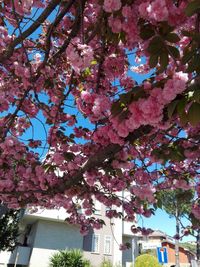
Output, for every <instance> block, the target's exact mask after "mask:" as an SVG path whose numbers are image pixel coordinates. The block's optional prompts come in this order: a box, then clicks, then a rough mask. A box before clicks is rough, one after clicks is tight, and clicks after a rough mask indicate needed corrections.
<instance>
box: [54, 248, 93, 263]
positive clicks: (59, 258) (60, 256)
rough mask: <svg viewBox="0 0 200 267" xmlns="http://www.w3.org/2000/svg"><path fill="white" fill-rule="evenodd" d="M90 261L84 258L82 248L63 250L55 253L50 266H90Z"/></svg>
mask: <svg viewBox="0 0 200 267" xmlns="http://www.w3.org/2000/svg"><path fill="white" fill-rule="evenodd" d="M90 266H91V265H90V262H89V261H88V260H86V259H84V258H83V254H82V252H81V251H80V250H77V249H72V250H63V251H59V252H58V253H55V254H53V256H52V257H51V259H50V264H49V267H90Z"/></svg>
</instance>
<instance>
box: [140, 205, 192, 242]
mask: <svg viewBox="0 0 200 267" xmlns="http://www.w3.org/2000/svg"><path fill="white" fill-rule="evenodd" d="M183 223H184V225H185V226H187V225H188V224H189V223H188V221H187V220H185V219H183ZM138 224H139V226H142V227H146V228H152V229H154V230H156V229H159V230H161V231H163V232H165V233H166V234H168V235H170V236H172V237H173V236H174V235H175V231H176V224H175V219H174V218H170V217H169V215H168V214H167V213H166V212H165V211H163V210H161V209H158V210H157V211H156V213H155V215H154V216H153V215H152V216H151V217H150V218H144V217H142V218H141V217H138ZM189 240H194V237H193V236H191V235H190V236H186V237H184V238H183V240H182V241H184V242H185V241H189Z"/></svg>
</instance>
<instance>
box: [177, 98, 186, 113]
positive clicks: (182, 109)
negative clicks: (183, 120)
mask: <svg viewBox="0 0 200 267" xmlns="http://www.w3.org/2000/svg"><path fill="white" fill-rule="evenodd" d="M186 104H187V100H186V99H185V98H183V99H181V100H180V101H179V102H178V105H177V111H178V114H179V115H180V116H182V115H183V114H184V113H185V106H186Z"/></svg>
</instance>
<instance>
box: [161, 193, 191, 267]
mask: <svg viewBox="0 0 200 267" xmlns="http://www.w3.org/2000/svg"><path fill="white" fill-rule="evenodd" d="M158 198H159V199H162V208H163V209H164V210H165V211H166V212H167V213H168V214H169V215H170V216H171V217H174V218H175V220H176V234H175V261H176V267H179V266H180V261H179V239H180V233H181V231H180V230H181V218H182V217H183V216H184V215H185V214H189V213H191V207H192V202H193V198H194V191H193V190H188V191H187V192H185V191H183V190H181V189H176V190H163V191H162V192H160V193H159V196H158Z"/></svg>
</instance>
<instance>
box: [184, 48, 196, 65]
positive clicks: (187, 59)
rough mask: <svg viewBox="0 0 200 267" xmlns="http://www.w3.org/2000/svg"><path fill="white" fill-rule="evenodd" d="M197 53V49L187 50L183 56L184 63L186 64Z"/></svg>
mask: <svg viewBox="0 0 200 267" xmlns="http://www.w3.org/2000/svg"><path fill="white" fill-rule="evenodd" d="M194 54H195V50H192V51H187V52H186V53H185V54H184V56H183V57H182V64H186V63H187V62H188V61H189V60H190V59H191V58H192V57H193V55H194Z"/></svg>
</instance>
